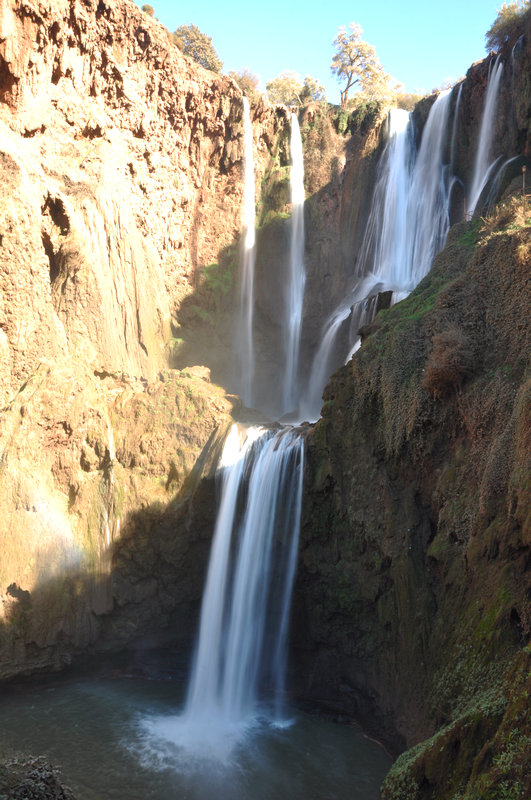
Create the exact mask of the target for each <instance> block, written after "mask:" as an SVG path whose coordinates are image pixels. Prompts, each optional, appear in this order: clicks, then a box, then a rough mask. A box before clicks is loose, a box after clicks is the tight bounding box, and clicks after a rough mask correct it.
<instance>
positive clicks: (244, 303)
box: [236, 97, 256, 406]
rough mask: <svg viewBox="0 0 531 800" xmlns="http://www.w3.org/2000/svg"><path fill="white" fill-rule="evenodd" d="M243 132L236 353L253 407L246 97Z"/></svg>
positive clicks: (250, 158)
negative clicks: (241, 248)
mask: <svg viewBox="0 0 531 800" xmlns="http://www.w3.org/2000/svg"><path fill="white" fill-rule="evenodd" d="M243 123H244V126H243V129H244V192H243V253H242V267H241V283H240V308H239V314H238V326H237V329H236V351H237V355H238V366H239V372H240V374H239V382H238V384H239V393H240V395H241V398H242V400H243V402H244V404H245V405H246V406H252V405H253V402H254V398H253V384H254V372H255V366H254V338H253V312H254V268H255V260H256V237H255V215H256V211H255V178H254V155H253V127H252V123H251V113H250V108H249V101H248V99H247V98H246V97H244V98H243Z"/></svg>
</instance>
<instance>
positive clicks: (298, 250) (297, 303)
mask: <svg viewBox="0 0 531 800" xmlns="http://www.w3.org/2000/svg"><path fill="white" fill-rule="evenodd" d="M290 148H291V161H292V165H291V173H290V184H291V247H290V266H289V278H288V286H287V293H286V294H287V296H286V320H285V326H284V327H285V333H284V343H285V367H284V379H283V390H282V412H283V413H284V414H285V413H287V412H290V411H293V410H294V409H295V407H296V405H297V402H298V395H299V381H298V371H299V347H300V338H301V323H302V304H303V299H304V286H305V283H306V272H305V269H304V162H303V154H302V140H301V132H300V128H299V121H298V119H297V116H296V114H292V115H291V139H290Z"/></svg>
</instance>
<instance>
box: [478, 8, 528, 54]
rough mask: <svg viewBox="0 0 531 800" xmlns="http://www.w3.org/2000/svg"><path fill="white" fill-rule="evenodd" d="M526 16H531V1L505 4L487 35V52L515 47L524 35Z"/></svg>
mask: <svg viewBox="0 0 531 800" xmlns="http://www.w3.org/2000/svg"><path fill="white" fill-rule="evenodd" d="M526 14H531V0H515V2H513V3H504V4H503V5H502V7H501V8H500V10H499V11H498V16H497V17H496V19H495V20H494V22H493V23H492V25H491V26H490V28H489V30H488V31H487V33H486V34H485V46H486V48H487V51H488V52H489V53H490V51H491V50H494V51H495V52H499V51H500V50H501V49H502V48H503V47H507V48H511V47H513V46H514V45H515V43H516V41H517V40H518V39H519V38H520V36H521V34H522V33H523V30H522V21H523V19H524V16H525V15H526Z"/></svg>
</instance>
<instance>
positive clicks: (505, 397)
mask: <svg viewBox="0 0 531 800" xmlns="http://www.w3.org/2000/svg"><path fill="white" fill-rule="evenodd" d="M510 203H512V204H513V205H512V207H511V208H506V209H505V210H503V211H498V215H497V216H495V217H493V218H491V219H490V220H489V221H487V222H479V221H477V222H475V221H474V222H470V223H461V224H460V225H457V226H455V227H454V228H453V229H452V232H451V235H450V237H449V240H448V243H447V246H446V248H445V250H444V251H443V252H442V253H441V254H440V255H439V256H438V257H437V258H436V260H435V264H434V266H433V268H432V271H431V272H430V274H429V275H428V277H427V278H425V279H424V280H423V281H422V283H421V284H420V285H419V287H418V288H417V289H416V290H415V292H413V293H412V294H411V296H410V297H409V298H408V299H407V300H405V301H403V302H402V303H400V304H399V305H397V306H395V307H393V308H392V309H390V310H389V311H384V312H380V314H379V315H378V316H377V317H376V320H375V322H374V323H373V324H372V325H371V326H369V327H368V328H367V329H366V330H365V331H364V341H363V345H362V347H361V350H360V351H359V353H358V354H357V356H356V357H355V358H354V359H353V361H352V362H351V363H350V364H348V365H347V366H346V367H344V368H343V369H341V370H340V371H339V372H338V373H337V374H336V375H335V376H334V377H333V379H332V381H331V383H330V385H329V386H328V388H327V390H326V392H325V398H324V400H325V402H324V407H323V417H322V420H321V421H320V422H319V423H317V425H316V426H315V429H314V431H313V432H312V433H311V434H310V436H309V438H308V460H309V464H310V473H311V479H312V484H311V486H310V487H309V490H308V493H307V505H306V513H305V517H304V518H305V520H306V522H305V523H304V526H303V535H302V542H301V568H300V573H299V599H300V604H299V607H298V611H297V613H298V617H297V625H296V626H295V630H296V631H297V635H298V645H299V648H300V659H301V661H300V665H301V672H302V674H304V675H305V676H308V678H307V680H308V684H307V685H306V689H305V690H306V692H307V693H309V694H310V695H311V696H312V697H319V698H321V700H322V701H323V702H325V703H327V704H330V705H331V706H332V707H336V708H337V709H342V710H343V711H344V710H345V709H348V708H350V709H351V711H352V712H353V713H355V714H357V715H360V714H361V715H362V716H364V717H365V718H366V719H368V720H369V721H370V718H371V717H372V719H373V721H374V716H373V715H374V714H375V710H376V713H377V714H378V715H379V716H380V720H379V723H378V724H379V725H380V726H381V724H382V721H385V720H387V721H389V720H391V719H393V720H394V721H395V724H396V728H397V730H398V733H399V734H400V736H401V737H402V741H403V742H406V743H407V744H409V745H411V744H416V743H417V742H419V741H420V740H422V739H426V738H427V737H428V736H432V735H433V734H435V736H434V738H433V739H432V740H431V741H430V742H429V746H428V747H427V750H425V751H422V750H421V751H416V752H415V754H414V756H411V762H409V764H408V767H407V769H406V768H405V767H404V773H405V776H406V777H404V774H400V776H399V777H400V780H399V779H398V778H397V777H396V776H395V777H394V778H393V779H391V778H390V779H389V782H388V789H387V793H386V794H385V796H386V797H395V796H396V797H402V796H404V797H405V796H407V797H411V798H414V797H417V796H418V797H421V796H422V797H440V796H444V797H447V796H448V797H453V796H454V795H453V793H455V792H456V791H458V790H459V789H460V788H461V791H463V792H464V790H465V787H466V785H467V783H468V781H469V779H470V781H471V783H472V784H473V783H474V780H475V779H476V778H477V775H476V774H475V772H478V771H481V769H485V768H486V766H487V767H490V766H492V764H493V763H494V764H495V763H496V758H501V753H502V752H503V751H504V745H503V736H504V735H507V731H508V729H509V728H511V726H512V727H513V728H516V729H518V728H520V729H521V735H522V736H527V735H528V733H529V732H528V726H529V718H528V716H526V714H525V713H524V714H520V718H517V719H516V720H515V719H512V721H511V722H510V723H507V721H506V720H504V714H506V712H507V709H508V707H510V706H511V703H514V705H515V707H518V708H520V710H521V704H522V702H523V700H522V698H523V697H524V694H523V693H525V691H527V688H528V687H527V685H526V680H527V678H526V670H525V667H522V664H523V663H524V662H525V659H526V658H527V659H528V657H529V653H528V651H529V646H528V643H529V640H530V635H531V628H530V613H531V606H530V598H531V581H530V577H529V555H530V546H531V539H530V534H531V524H530V522H531V521H530V518H529V508H530V500H531V498H530V495H529V486H530V476H531V473H530V462H529V452H530V444H531V441H530V438H529V437H530V430H531V426H530V422H531V420H530V416H529V414H530V407H531V406H530V402H529V401H530V394H529V392H530V388H531V385H530V383H529V374H530V372H529V370H530V366H531V365H530V362H529V353H530V352H531V341H530V338H529V337H530V333H529V325H528V318H527V310H526V309H528V308H529V307H530V302H531V283H530V279H529V259H530V253H531V250H530V247H531V233H530V231H531V228H530V222H531V220H530V219H529V218H527V217H526V216H525V210H524V209H523V208H522V201H521V199H519V198H518V199H517V200H513V201H510ZM510 203H509V205H510ZM521 659H524V662H522V661H521ZM516 665H518V666H516ZM508 671H509V672H510V671H512V674H513V678H511V680H514V674H515V671H516V673H517V674H518V675H519V678H518V681H516V680H515V682H514V684H512V685H511V683H509V684H506V682H505V681H506V676H507V672H508ZM504 724H505V732H504V733H503V734H502V733H499V732H498V733H496V732H497V731H498V729H499V728H500V727H503V725H504ZM441 729H442V730H441ZM511 729H512V728H511ZM526 731H527V733H526ZM513 735H514V734H513ZM496 737H497V739H496ZM489 742H490V744H488V743H489ZM487 745H488V746H489V747H490V750H491V752H490V756H489V758H488V759H487V758H486V757H485V755H484V748H485V747H487ZM451 748H454V756H455V758H454V756H452V755H451V753H450V751H451ZM460 751H462V752H463V755H462V757H461V758H458V757H457V756H456V755H455V754H456V753H459V752H460ZM465 751H466V756H465V755H464V753H465ZM435 752H437V753H438V756H437V758H435V755H434V753H435ZM441 753H442V754H443V755H441ZM515 757H516V756H515ZM430 759H431V761H430ZM437 759H439V762H438V765H437V763H436V762H437ZM412 765H413V766H412ZM478 765H481V769H480V768H479V767H478ZM520 766H521V765H520ZM408 769H409V770H410V771H409V772H408ZM507 769H508V770H509V764H508V765H507ZM508 774H509V772H508ZM517 776H518V780H524V777H522V774H518V771H517ZM526 776H527V777H526V778H525V780H527V781H528V780H529V774H528V773H526ZM495 777H496V778H499V774H497V775H496V776H495ZM406 778H407V781H409V784H408V786H409V789H408V791H409V792H410V793H409V794H400V791H405V789H404V787H405V786H406V783H404V781H406ZM515 780H516V778H515ZM400 781H402V783H401V782H400ZM486 785H487V784H486ZM525 785H526V787H527V788H528V783H526V784H525ZM397 787H398V788H397ZM400 787H401V788H400ZM420 787H423V788H422V792H423V793H422V794H420V792H421V788H420ZM475 788H477V787H475ZM441 792H443V793H442V794H441ZM417 793H418V794H417ZM466 796H467V797H468V796H469V795H466ZM481 796H482V797H487V796H489V797H490V795H487V794H485V795H481Z"/></svg>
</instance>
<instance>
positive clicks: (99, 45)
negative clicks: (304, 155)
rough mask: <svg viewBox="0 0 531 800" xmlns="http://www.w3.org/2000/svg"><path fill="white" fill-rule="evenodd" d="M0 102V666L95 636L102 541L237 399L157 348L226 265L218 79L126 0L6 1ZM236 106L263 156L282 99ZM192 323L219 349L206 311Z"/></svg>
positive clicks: (229, 201)
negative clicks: (272, 104)
mask: <svg viewBox="0 0 531 800" xmlns="http://www.w3.org/2000/svg"><path fill="white" fill-rule="evenodd" d="M0 101H1V102H0V159H1V162H2V175H3V182H2V187H1V189H0V353H1V355H2V357H1V359H0V407H1V408H2V409H3V410H2V413H1V416H0V442H1V444H0V453H1V456H0V459H1V467H0V469H1V475H2V480H1V488H0V498H1V500H0V506H1V509H2V520H1V522H0V548H1V550H2V565H1V578H0V597H1V601H2V642H3V649H2V669H1V672H2V674H3V675H8V674H11V673H13V672H16V671H19V670H21V669H33V668H36V667H38V666H46V665H48V664H54V663H57V664H59V663H61V662H62V660H64V659H67V660H68V658H70V657H71V653H72V652H75V651H79V650H80V649H83V648H84V647H86V646H87V645H88V644H89V643H90V642H92V641H94V640H95V639H96V638H97V637H98V636H99V635H100V633H101V631H100V623H99V621H98V620H99V617H100V615H101V614H102V613H107V612H108V611H109V610H110V609H112V607H113V604H114V603H115V602H116V603H117V604H118V605H120V603H122V602H125V601H123V598H122V599H121V597H122V595H123V594H124V592H125V591H126V590H125V589H123V585H124V580H123V579H122V583H121V584H120V586H122V588H121V589H120V588H119V587H118V584H116V586H115V587H114V588H113V587H112V586H111V578H110V572H111V567H110V562H111V553H112V550H113V548H114V547H115V546H116V542H117V541H118V540H119V539H120V537H121V536H126V537H127V536H129V540H130V537H131V534H130V530H131V529H132V528H135V530H138V529H140V528H141V527H142V526H141V525H140V523H139V522H138V515H140V516H141V515H142V509H144V511H145V516H149V515H150V514H151V517H153V515H155V516H156V511H157V508H159V507H166V506H167V505H168V503H169V502H170V501H171V500H172V498H173V499H175V498H177V497H179V492H180V491H181V489H182V487H183V482H184V480H185V478H186V476H188V475H189V474H190V471H191V469H192V467H193V465H194V464H195V462H196V461H197V458H198V456H199V454H200V452H201V450H202V448H203V447H204V445H205V444H206V443H207V441H208V440H209V438H210V436H211V435H212V434H213V432H214V431H215V430H216V429H217V427H218V426H221V427H222V428H223V426H224V425H225V424H226V423H227V421H228V420H229V419H230V418H231V413H232V410H233V408H234V407H235V405H238V403H237V401H236V399H235V398H231V397H228V396H226V395H225V393H224V392H223V391H222V390H220V389H219V388H218V387H217V386H215V385H214V384H213V383H211V382H210V377H209V370H208V369H206V368H204V369H195V370H194V369H192V370H186V371H184V372H182V371H175V370H169V371H168V370H167V369H166V366H167V363H168V357H169V356H170V357H171V354H172V353H173V352H174V351H175V349H176V348H178V347H179V346H180V344H181V343H180V341H179V332H180V330H181V325H182V323H183V320H186V319H188V321H189V322H190V318H191V319H192V322H191V323H190V324H189V327H190V328H191V329H192V330H194V325H195V326H196V327H197V325H198V324H200V323H201V318H200V317H199V315H198V314H197V313H196V306H195V305H194V303H199V309H200V310H201V302H203V304H204V305H205V297H207V299H209V294H208V293H209V287H208V285H206V287H205V275H204V268H205V267H206V266H207V265H211V269H213V270H214V272H215V276H214V277H215V278H216V280H218V283H219V280H221V279H223V280H225V281H226V280H227V279H228V280H229V283H230V280H232V272H231V270H234V269H235V263H236V261H237V259H236V258H235V257H234V248H235V246H236V244H237V239H238V237H239V231H240V214H241V200H242V192H243V163H242V159H243V123H242V98H241V92H240V90H239V88H238V87H237V86H236V84H235V83H234V82H233V81H232V80H231V79H229V78H226V77H222V76H219V75H216V74H214V73H212V72H208V71H207V70H204V69H203V68H201V67H199V66H198V65H197V64H196V63H195V62H193V61H191V60H189V59H188V58H186V57H185V56H183V54H182V53H181V52H180V51H179V50H178V49H177V48H176V47H175V46H174V45H173V44H172V43H171V41H170V38H169V34H168V32H167V31H166V30H165V29H164V28H163V27H162V25H160V24H159V23H158V22H157V21H156V20H154V19H152V18H151V17H149V16H148V15H146V14H144V13H143V12H142V11H141V10H140V9H139V8H138V7H137V6H136V5H135V4H134V3H133V2H129V1H128V0H123V1H120V2H112V3H106V2H104V1H103V0H101V1H99V0H93V1H92V0H79V1H77V0H47V1H45V2H31V1H29V2H25V1H23V0H21V1H20V2H18V0H13V2H7V1H5V0H4V2H2V4H1V7H0ZM254 117H255V136H256V141H255V147H256V151H257V173H258V175H260V171H261V170H263V169H265V166H266V164H267V163H268V160H269V158H270V157H271V150H272V149H273V147H274V142H275V136H276V132H277V129H278V128H279V126H280V127H281V126H282V124H283V117H282V115H280V116H278V115H277V114H276V112H275V111H274V110H271V109H269V108H266V107H265V106H263V105H258V106H257V107H256V108H255V109H254ZM227 252H229V254H230V252H232V260H231V258H229V257H228V256H226V257H225V260H224V261H222V258H221V256H223V254H226V253H227ZM218 262H219V264H218ZM195 297H199V300H194V298H195ZM210 299H211V298H210ZM176 334H177V335H176ZM229 338H230V337H229ZM203 341H204V342H205V348H208V349H209V352H210V355H212V353H213V352H215V351H216V352H218V354H219V358H218V362H221V361H223V353H224V349H223V346H222V344H221V343H220V342H218V340H217V339H216V338H215V335H214V332H213V329H212V328H207V329H206V334H204V336H203ZM198 353H199V356H200V355H201V348H200V347H197V346H196V347H195V350H193V352H190V351H188V352H185V353H183V354H181V357H180V366H181V367H191V366H192V365H193V364H196V363H198V362H197V360H196V357H197V355H198ZM214 360H215V359H214ZM135 520H136V522H135ZM137 523H138V524H137ZM146 524H147V523H146ZM135 526H136V527H135ZM128 532H129V533H128ZM183 547H184V545H183ZM192 562H193V559H192ZM203 562H204V555H203V556H202V558H201V559H199V563H198V566H197V569H199V570H201V569H202V566H203ZM189 566H190V565H189ZM185 573H187V574H194V569H193V568H187V569H186V570H185ZM196 583H197V584H198V585H197V586H196V585H194V587H193V591H192V595H193V597H194V598H195V599H196V600H197V596H198V595H199V593H200V584H201V579H200V578H199V579H198V580H197V581H196ZM137 589H138V594H139V595H141V594H143V596H144V597H145V596H147V595H149V591H148V589H146V586H145V585H143V586H142V587H140V586H137ZM127 591H129V594H131V591H130V589H128V590H127ZM146 593H147V594H146ZM183 595H186V592H184V593H183V592H181V595H180V596H183ZM192 595H191V596H192ZM157 608H158V607H157ZM155 613H156V610H153V614H155ZM140 627H141V626H140ZM138 630H140V628H139V629H138ZM117 636H118V634H117ZM118 638H120V636H119V637H118ZM122 638H123V632H122Z"/></svg>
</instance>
